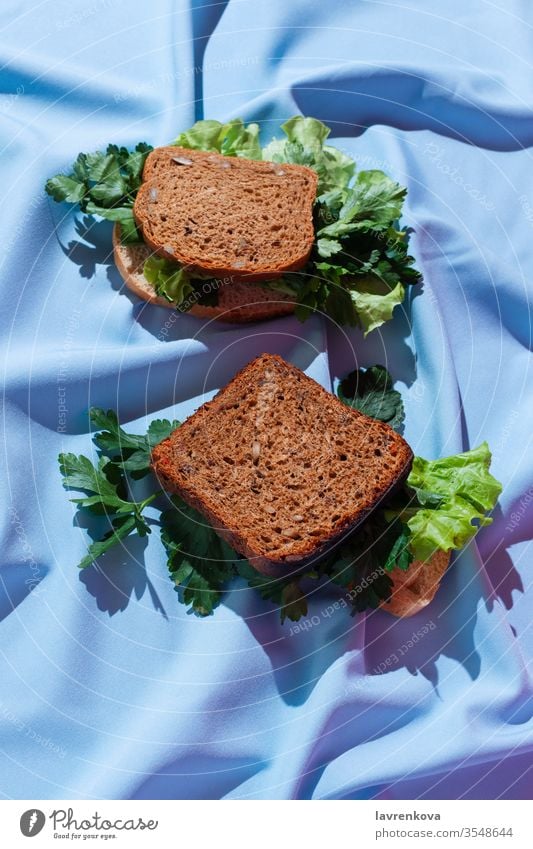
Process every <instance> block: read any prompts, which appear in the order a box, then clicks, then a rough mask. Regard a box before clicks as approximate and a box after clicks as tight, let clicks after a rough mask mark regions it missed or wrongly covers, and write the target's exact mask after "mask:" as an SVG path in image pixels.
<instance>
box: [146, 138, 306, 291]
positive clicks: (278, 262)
mask: <svg viewBox="0 0 533 849" xmlns="http://www.w3.org/2000/svg"><path fill="white" fill-rule="evenodd" d="M317 180H318V178H317V175H316V173H315V171H313V170H312V169H311V168H307V167H305V166H303V165H285V164H282V165H280V164H278V163H275V162H256V161H254V160H251V159H239V158H237V157H229V156H222V155H221V154H218V153H208V152H205V151H201V150H188V149H186V148H180V147H174V146H169V147H159V148H156V149H155V150H154V151H152V153H150V155H149V156H148V158H147V159H146V162H145V165H144V172H143V183H142V185H141V187H140V189H139V191H138V193H137V196H136V198H135V203H134V207H133V212H134V216H135V220H136V222H137V225H138V226H139V228H140V229H141V231H142V234H143V238H144V241H145V242H146V244H147V245H148V246H149V247H150V248H152V250H153V251H154V252H155V253H157V254H158V255H160V256H163V257H166V258H167V259H171V260H175V261H177V262H180V263H181V264H182V265H185V266H187V267H188V268H191V269H192V270H197V271H206V272H208V273H209V274H212V275H213V276H214V277H227V276H231V275H236V274H238V275H239V276H240V277H242V278H245V279H246V280H249V281H252V280H267V279H271V278H273V277H275V276H280V275H281V274H283V273H284V272H286V271H296V270H298V269H300V268H302V267H303V266H304V265H305V263H306V262H307V260H308V259H309V255H310V253H311V248H312V246H313V241H314V226H313V203H314V200H315V197H316V190H317Z"/></svg>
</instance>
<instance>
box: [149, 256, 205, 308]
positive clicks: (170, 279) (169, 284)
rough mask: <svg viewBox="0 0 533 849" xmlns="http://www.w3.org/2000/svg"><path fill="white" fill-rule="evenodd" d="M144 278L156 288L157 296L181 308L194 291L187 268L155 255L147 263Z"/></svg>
mask: <svg viewBox="0 0 533 849" xmlns="http://www.w3.org/2000/svg"><path fill="white" fill-rule="evenodd" d="M143 272H144V276H145V277H146V279H147V280H148V282H149V283H150V284H151V285H152V286H153V287H154V289H155V291H156V294H157V295H160V296H161V297H163V298H166V299H167V301H169V302H170V303H173V304H176V306H180V305H181V304H183V302H184V301H186V299H187V298H188V297H189V295H192V293H193V291H194V287H193V284H192V282H191V278H190V276H189V274H188V273H187V271H186V270H185V268H184V267H183V266H182V265H179V264H178V263H177V262H170V261H169V260H167V259H164V257H160V256H156V255H155V254H154V255H153V256H151V257H148V259H147V260H146V261H145V263H144V266H143Z"/></svg>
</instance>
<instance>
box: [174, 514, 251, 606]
mask: <svg viewBox="0 0 533 849" xmlns="http://www.w3.org/2000/svg"><path fill="white" fill-rule="evenodd" d="M172 503H173V505H174V507H173V509H171V510H165V512H164V513H163V514H162V515H161V528H162V530H161V540H162V542H163V545H164V546H165V549H166V552H167V558H168V559H167V566H168V570H169V572H170V577H171V578H172V580H173V581H174V584H175V587H176V590H179V591H180V593H181V597H182V600H183V603H184V604H186V605H187V606H189V605H190V607H191V608H192V610H193V611H194V612H195V613H198V614H199V615H200V616H209V614H211V613H212V612H213V610H214V609H215V607H217V606H218V604H219V603H220V599H221V596H222V593H223V591H224V589H225V587H226V585H227V583H228V582H229V581H230V580H231V579H232V578H233V577H234V576H235V569H234V565H233V564H234V562H235V560H236V558H237V555H236V554H235V552H234V551H233V550H232V549H231V548H230V547H229V546H228V545H226V543H225V542H224V541H223V540H222V539H221V538H220V537H219V536H217V534H216V533H215V532H214V530H213V529H212V528H211V526H210V525H208V524H207V523H206V521H205V519H204V518H203V517H202V516H201V515H200V514H199V513H197V512H196V511H195V510H193V509H192V508H191V507H188V506H187V505H186V504H185V503H184V502H183V501H181V499H179V498H173V499H172Z"/></svg>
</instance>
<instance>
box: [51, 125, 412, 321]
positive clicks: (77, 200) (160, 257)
mask: <svg viewBox="0 0 533 849" xmlns="http://www.w3.org/2000/svg"><path fill="white" fill-rule="evenodd" d="M281 129H282V131H283V132H284V134H285V138H284V139H274V140H273V141H271V142H270V143H269V144H267V145H265V146H264V147H262V146H261V144H260V142H259V127H258V125H257V124H249V125H245V124H244V123H243V122H242V121H241V120H240V119H236V120H234V121H230V122H228V123H226V124H222V123H220V122H218V121H199V122H197V123H196V124H195V125H194V126H193V127H192V128H191V129H189V130H186V131H185V132H183V133H181V134H180V135H179V136H178V137H177V139H176V140H175V141H174V142H173V143H172V144H167V145H163V146H161V147H157V148H155V149H153V148H152V147H151V146H150V145H147V144H146V143H144V142H142V143H140V144H138V145H137V146H136V147H135V148H134V149H133V150H129V149H127V148H124V147H117V146H116V145H109V146H108V148H107V149H106V150H105V151H101V152H97V153H94V154H84V153H82V154H79V156H78V158H77V160H76V162H75V163H74V166H73V168H72V171H71V173H70V174H66V175H65V174H58V175H56V176H55V177H53V178H51V179H50V180H48V182H47V184H46V190H47V192H48V193H49V194H50V195H51V196H52V197H53V198H54V199H55V200H57V201H66V202H68V203H72V204H77V205H78V206H79V207H80V209H81V210H82V211H83V212H85V213H88V214H89V215H93V216H95V217H98V218H105V219H108V220H110V221H112V222H113V223H114V225H113V236H112V239H113V250H114V259H115V263H116V266H117V268H118V270H119V272H120V274H121V275H122V277H123V279H124V282H125V284H126V286H127V287H128V288H129V289H130V290H131V291H132V292H134V293H135V294H136V295H137V296H139V297H140V298H142V299H144V300H146V301H149V302H151V303H152V304H154V305H157V306H164V307H169V308H171V309H177V310H179V311H180V312H189V313H191V314H192V315H196V316H198V317H200V318H204V319H211V318H216V319H220V320H223V321H231V322H246V321H256V320H262V319H266V318H273V317H276V316H283V315H287V314H289V313H292V312H295V313H296V315H297V317H298V318H300V319H301V320H305V319H306V318H307V317H308V316H309V315H311V314H312V313H313V312H318V313H321V314H325V315H327V316H329V317H330V318H331V319H333V320H334V321H335V322H337V323H339V324H345V325H359V326H360V327H361V328H362V329H363V330H364V332H365V333H367V332H369V331H371V330H373V329H374V328H376V327H379V326H380V325H381V324H383V322H385V321H387V320H389V319H390V318H391V317H392V314H393V310H394V308H395V307H396V306H397V305H398V304H400V303H402V301H403V299H404V297H405V292H406V287H407V286H409V285H411V284H413V283H416V282H418V281H419V279H420V275H419V274H418V272H417V271H416V270H415V269H414V267H413V263H414V260H413V258H412V257H411V256H409V254H408V250H407V244H408V233H407V231H406V230H405V229H402V228H401V227H400V226H399V224H398V220H399V218H400V216H401V212H402V205H403V201H404V199H405V195H406V190H405V189H403V188H402V187H401V186H399V185H398V184H397V183H395V182H394V181H393V180H391V179H390V178H388V177H387V176H386V175H385V174H383V172H381V171H376V170H373V171H359V172H357V173H356V165H355V162H354V161H353V160H352V159H351V157H349V156H347V155H346V154H344V153H342V152H341V151H340V150H338V149H337V148H335V147H333V146H332V145H329V144H326V139H327V136H328V134H329V128H328V127H326V126H325V125H324V124H322V123H321V122H320V121H317V120H316V119H314V118H303V117H301V116H296V117H295V118H291V119H290V120H289V121H287V122H286V123H285V124H283V126H282V128H281Z"/></svg>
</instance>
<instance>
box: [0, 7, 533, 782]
mask: <svg viewBox="0 0 533 849" xmlns="http://www.w3.org/2000/svg"><path fill="white" fill-rule="evenodd" d="M0 19H1V25H2V32H3V38H2V47H1V59H2V65H3V70H2V72H1V74H2V76H1V91H2V94H1V100H0V109H1V112H2V121H1V122H0V134H1V142H0V143H1V145H2V149H3V155H2V158H1V165H0V168H1V176H2V197H1V201H0V202H1V204H2V222H3V226H2V231H3V252H2V253H3V256H2V260H1V262H2V269H1V274H2V297H1V298H0V312H1V323H2V331H3V336H4V349H5V373H4V386H5V396H4V401H5V405H4V429H5V430H4V441H3V445H4V451H3V452H2V462H3V464H4V465H5V470H4V475H3V478H2V481H3V491H2V503H3V510H2V519H1V522H2V524H1V534H2V536H1V544H2V563H1V572H0V575H1V584H0V591H1V592H0V616H1V623H0V654H1V672H0V681H1V695H0V750H1V752H2V754H1V756H0V758H1V760H0V764H1V768H0V776H1V777H0V792H1V793H2V794H3V796H5V797H14V798H68V797H72V798H77V797H81V798H91V797H96V798H106V797H107V798H219V797H225V798H228V797H230V798H242V797H245V798H310V797H312V798H369V797H378V798H415V797H419V796H421V797H424V798H443V797H444V798H446V797H450V798H456V797H464V798H487V797H488V798H495V797H497V796H503V797H508V798H527V797H528V796H530V794H531V786H532V773H531V766H532V764H533V759H532V756H531V748H532V745H533V734H532V731H533V728H532V714H533V696H532V688H531V680H530V677H529V674H528V664H529V663H530V662H531V658H532V654H533V643H532V638H531V629H530V618H531V607H530V605H529V606H528V602H527V593H526V591H527V590H528V588H529V585H530V583H531V580H532V577H533V573H532V566H531V545H530V539H531V531H532V528H533V489H532V481H531V472H532V460H531V452H530V450H528V444H529V439H530V432H531V419H532V415H533V400H532V393H531V376H530V373H529V370H528V369H529V366H530V363H531V354H530V351H531V314H530V310H529V302H528V293H530V292H531V276H532V273H533V260H532V253H531V243H532V240H533V197H532V194H531V183H532V181H531V154H530V146H531V145H532V143H533V90H532V88H531V85H530V73H529V69H530V66H531V62H532V61H533V53H532V47H531V40H530V38H529V35H528V33H529V31H530V28H531V24H532V13H531V9H530V6H529V4H527V3H526V2H520V0H507V2H505V3H504V2H503V0H494V2H491V3H490V4H489V3H486V2H483V1H482V0H471V2H469V3H465V2H464V0H461V2H459V0H449V2H448V3H446V4H443V3H442V2H437V0H411V2H410V4H408V5H404V4H400V3H394V2H385V0H383V2H381V0H359V2H352V3H346V2H342V0H329V2H328V3H324V2H318V0H290V2H287V0H270V2H268V3H257V2H254V0H229V2H227V3H225V2H220V3H217V4H213V5H206V4H203V3H201V2H200V0H191V3H186V2H184V1H183V2H174V3H171V2H168V0H160V2H157V0H156V2H151V3H142V2H140V0H129V2H127V3H126V2H119V0H117V1H116V2H113V3H111V2H104V0H95V2H92V3H86V4H72V3H70V2H67V1H66V0H54V1H53V2H51V0H48V2H42V3H40V4H33V3H30V2H29V0H22V2H21V0H18V2H16V3H15V2H14V0H9V2H8V0H6V2H4V3H3V4H2V10H1V13H0ZM297 111H302V112H304V113H306V114H312V115H316V116H317V117H319V118H322V119H323V120H325V121H327V122H328V123H329V124H330V125H331V126H332V128H333V136H334V137H335V138H336V143H337V144H338V145H339V146H340V147H341V148H342V149H344V150H346V151H348V152H349V153H351V154H352V155H354V156H355V158H356V159H357V160H358V161H359V163H360V165H361V167H365V168H372V167H378V168H385V169H386V170H387V171H388V172H390V173H391V174H392V175H393V176H394V177H395V178H396V179H398V180H399V181H400V182H402V183H405V184H406V185H407V186H408V187H409V197H408V203H407V209H406V223H407V224H408V225H410V226H412V227H413V228H414V230H415V233H414V235H413V239H412V248H413V251H414V253H415V254H416V257H417V259H418V264H419V267H420V268H421V269H422V271H423V273H424V278H425V283H424V287H423V291H422V288H421V287H419V291H417V293H416V295H415V296H414V297H413V298H412V300H411V301H410V302H409V303H408V304H407V305H406V307H405V309H404V311H403V312H402V311H398V312H397V315H396V317H395V319H394V321H393V322H392V323H391V324H390V325H389V326H387V327H386V328H385V329H384V330H383V332H376V333H374V334H372V335H371V336H370V337H369V338H368V339H367V340H366V341H364V340H363V338H362V336H361V335H360V333H359V332H348V333H346V332H343V331H342V330H340V329H339V328H336V327H334V326H332V325H331V324H329V323H328V322H326V321H322V320H318V319H314V320H312V321H309V322H308V323H307V324H305V325H301V324H299V323H298V322H297V321H296V320H294V319H293V318H284V319H282V320H277V321H272V322H270V323H266V324H261V325H257V326H254V327H248V328H246V329H239V328H236V327H234V326H231V325H230V326H222V325H220V324H214V325H209V326H207V327H203V326H202V325H201V323H200V322H198V321H197V320H195V319H194V318H191V317H181V318H180V319H179V320H178V321H176V322H175V323H174V324H170V325H169V324H168V323H166V322H168V320H169V315H170V313H169V312H168V311H166V310H163V309H159V308H154V307H149V306H146V305H145V304H144V303H141V302H139V301H138V300H137V299H136V298H135V297H133V296H132V295H130V294H128V292H125V291H124V290H123V288H122V286H121V280H120V278H119V276H118V274H117V272H116V270H115V269H114V267H113V264H112V262H111V257H110V228H109V225H108V224H106V223H103V224H101V225H98V226H97V227H93V228H92V229H91V230H90V232H87V227H86V221H84V219H83V216H81V215H79V214H78V215H75V214H73V213H72V212H71V211H69V209H68V208H67V207H63V206H58V205H56V204H54V203H52V202H51V201H50V200H49V199H48V198H47V197H46V196H45V194H44V192H43V185H44V181H45V179H46V178H47V177H48V176H50V175H52V174H54V173H56V172H57V171H58V170H61V169H63V168H66V167H67V166H68V165H69V164H70V162H71V161H72V159H73V158H74V157H75V156H76V154H77V153H78V152H79V151H80V150H91V149H95V148H98V147H101V146H102V145H103V144H105V143H107V142H108V141H114V142H117V143H123V144H131V143H134V142H136V141H138V140H140V139H145V140H147V141H150V142H152V143H153V144H161V143H164V142H166V141H168V140H169V139H171V138H173V137H174V136H175V134H176V133H177V132H178V131H179V130H181V129H183V128H185V127H187V126H190V125H191V124H192V122H193V121H194V120H195V118H198V117H201V116H207V117H213V118H219V119H222V118H229V117H231V116H235V115H242V116H244V117H245V118H246V119H256V120H259V121H260V122H261V124H262V128H263V132H264V137H265V138H268V137H270V136H272V134H273V133H274V132H276V130H277V128H278V125H279V122H280V120H282V119H284V118H286V117H288V116H290V115H292V114H294V113H295V112H297ZM262 351H273V352H277V353H280V354H282V355H283V356H285V357H286V358H287V359H289V360H291V361H292V362H294V363H295V364H297V365H298V366H300V367H302V368H304V369H305V370H306V371H307V373H308V374H310V375H312V376H313V377H315V378H316V379H318V380H319V381H321V382H322V383H323V384H324V385H325V386H326V387H328V388H330V387H331V385H332V381H334V380H335V379H336V378H337V377H338V376H339V375H342V374H344V373H346V372H347V371H348V370H350V369H351V368H352V367H353V365H354V362H355V359H356V358H357V361H358V362H359V364H361V365H365V364H373V363H375V362H381V363H384V364H386V365H387V366H388V367H389V369H390V370H391V372H392V373H393V375H394V377H395V378H396V379H397V380H398V381H399V386H400V388H401V390H402V393H403V396H404V399H405V404H406V408H407V428H406V436H407V438H408V439H409V441H410V442H411V444H412V446H413V448H414V450H415V452H416V453H418V454H422V455H423V456H428V457H433V456H437V455H440V454H445V453H454V452H457V451H460V450H462V449H466V448H468V447H471V446H474V445H476V444H478V443H479V442H480V441H482V440H483V439H488V441H489V443H490V445H491V447H492V449H493V451H494V472H495V474H496V475H497V477H499V478H500V479H501V480H502V481H503V483H504V487H505V488H504V493H503V495H502V497H501V501H500V506H499V507H498V509H497V511H496V514H495V521H494V524H493V525H492V526H491V527H489V528H486V529H484V530H483V531H482V532H481V533H480V534H479V536H478V538H477V542H476V544H474V545H471V546H470V547H469V548H468V550H467V551H465V552H463V553H462V554H461V555H460V556H459V557H457V558H456V559H455V562H454V563H453V566H452V568H451V569H450V570H449V572H448V573H447V575H446V577H445V579H444V582H443V585H442V588H441V590H440V592H439V593H438V596H437V598H436V600H435V602H434V603H433V604H432V605H431V607H429V609H427V610H426V611H425V612H423V613H420V614H419V615H418V616H417V617H415V618H414V619H409V620H403V621H399V620H395V619H393V618H392V617H390V616H389V615H387V614H386V613H383V612H376V613H372V614H370V615H368V616H360V617H357V618H356V619H351V618H350V617H349V616H347V614H346V612H345V611H343V610H338V611H332V610H331V608H330V607H329V605H331V604H332V603H333V601H334V600H335V598H336V596H335V594H334V593H331V594H327V593H322V594H320V595H317V596H316V597H314V598H313V599H312V602H311V609H310V612H309V622H310V623H311V624H310V625H309V626H308V628H307V631H305V630H301V631H300V632H299V633H291V626H290V625H285V626H284V627H281V626H280V625H279V624H278V621H277V614H276V613H275V612H274V611H270V610H269V609H268V608H267V607H265V606H264V605H262V604H261V603H260V602H258V601H257V600H256V599H255V597H254V596H253V595H252V594H251V593H250V592H248V591H243V587H240V588H236V589H235V590H234V591H233V592H232V593H231V594H230V595H229V596H228V597H227V598H226V599H225V601H224V604H223V605H222V606H221V607H220V608H219V609H218V610H217V612H216V613H215V615H214V616H213V617H211V618H209V619H207V620H199V619H197V618H195V617H194V616H190V615H187V613H186V611H185V609H184V608H183V607H182V606H180V605H179V604H178V603H177V599H176V597H175V594H174V592H173V590H172V586H171V584H170V581H169V580H168V577H167V574H166V569H165V562H164V556H163V551H162V547H161V544H160V543H159V540H158V539H157V534H153V535H152V537H151V538H150V541H149V543H148V544H147V542H146V540H131V541H128V543H127V544H126V545H125V546H124V548H122V549H120V550H117V551H116V552H114V553H113V554H110V555H109V556H107V557H106V558H105V559H102V562H101V564H100V566H99V568H91V569H88V570H86V571H85V572H83V573H81V574H80V573H79V572H78V570H77V569H76V568H75V564H76V563H77V562H78V560H79V559H80V557H81V555H82V553H83V552H84V550H85V546H86V543H87V534H86V531H85V529H84V528H80V527H77V526H75V524H74V510H73V505H71V504H70V503H69V501H68V497H67V495H66V493H65V492H64V490H63V489H62V486H61V481H60V478H59V474H58V470H57V461H56V458H57V454H58V452H59V451H61V450H67V451H73V452H78V453H80V452H84V453H88V452H89V451H90V450H91V440H90V436H89V435H88V423H87V415H86V412H87V408H88V407H89V406H90V405H91V404H95V405H98V406H103V407H113V408H116V409H118V411H119V414H120V417H121V419H122V421H123V422H124V423H126V424H128V425H129V426H130V427H131V429H133V430H136V429H141V428H142V427H144V425H145V423H146V421H149V420H150V418H152V417H154V416H159V415H161V414H167V415H170V414H172V415H175V416H177V417H184V416H186V415H188V414H190V413H191V412H192V411H193V410H194V409H195V408H196V407H197V406H198V405H199V404H200V403H201V402H202V401H203V400H204V399H205V398H207V397H209V396H210V395H211V394H212V393H213V392H214V391H215V390H216V389H217V388H219V387H220V386H221V385H223V384H224V383H225V382H226V381H227V380H228V379H229V378H230V377H231V376H232V375H233V374H234V373H235V371H236V370H237V369H238V368H239V367H241V366H242V365H243V364H245V363H246V362H247V361H248V360H250V359H251V358H252V357H253V356H254V355H255V354H258V353H260V352H262ZM409 643H411V647H409Z"/></svg>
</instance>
